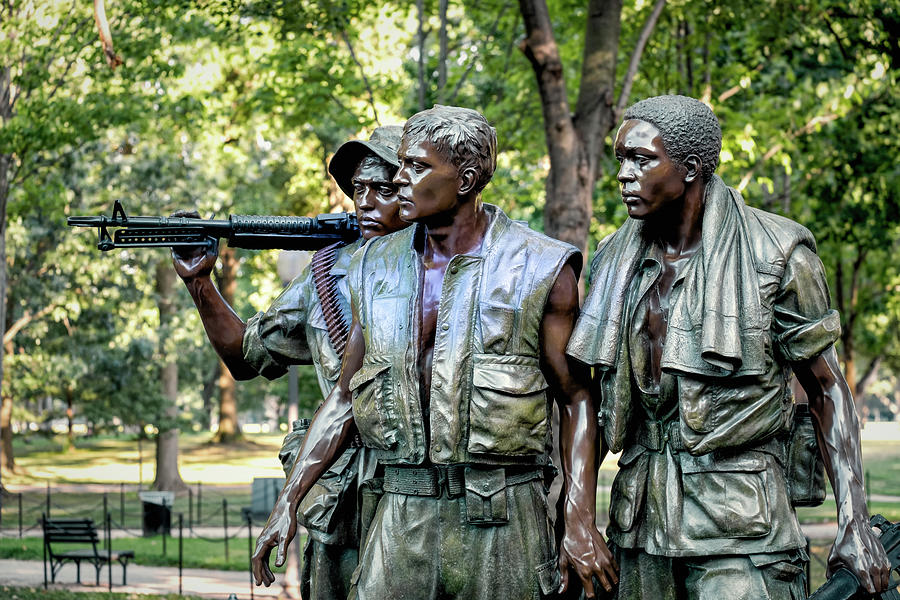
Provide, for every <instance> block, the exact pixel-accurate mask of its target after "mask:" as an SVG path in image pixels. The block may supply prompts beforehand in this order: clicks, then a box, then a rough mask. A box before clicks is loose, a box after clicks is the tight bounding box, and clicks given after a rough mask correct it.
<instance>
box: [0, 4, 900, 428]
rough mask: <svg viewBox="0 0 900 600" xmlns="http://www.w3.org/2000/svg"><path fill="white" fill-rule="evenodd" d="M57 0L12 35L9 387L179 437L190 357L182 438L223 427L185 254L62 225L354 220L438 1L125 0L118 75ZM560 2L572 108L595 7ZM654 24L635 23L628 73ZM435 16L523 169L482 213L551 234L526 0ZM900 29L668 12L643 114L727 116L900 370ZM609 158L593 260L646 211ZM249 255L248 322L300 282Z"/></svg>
mask: <svg viewBox="0 0 900 600" xmlns="http://www.w3.org/2000/svg"><path fill="white" fill-rule="evenodd" d="M35 4H36V5H37V8H36V9H34V10H33V11H32V12H28V11H19V12H17V13H15V14H13V13H8V14H3V22H4V32H5V33H9V35H4V36H2V39H0V56H2V57H4V58H3V59H0V67H8V68H9V69H10V76H11V80H12V81H13V82H14V86H13V87H12V88H11V89H12V90H13V92H16V91H18V93H19V95H18V96H17V98H18V101H17V104H16V110H15V114H14V115H13V116H12V117H11V118H10V119H8V120H5V121H3V124H2V126H0V154H7V155H9V156H11V157H13V171H12V174H11V175H12V182H13V186H12V188H11V192H10V198H9V205H8V211H7V223H8V228H7V231H6V235H7V252H8V257H7V268H8V276H9V294H8V302H7V326H8V327H9V326H11V325H15V324H17V323H18V324H20V325H22V327H21V329H18V330H17V332H16V334H15V336H14V337H13V340H12V342H11V343H10V344H9V345H8V347H7V354H6V366H7V371H8V372H7V377H5V380H6V381H5V382H4V383H5V384H6V388H5V389H6V390H7V392H8V393H9V394H10V395H11V397H13V398H14V399H15V400H17V401H21V402H17V403H16V404H15V406H16V407H17V412H16V415H17V418H19V419H23V420H25V419H31V418H35V417H37V416H38V415H37V413H38V410H39V409H38V407H39V406H41V402H42V401H43V400H44V399H46V398H53V399H56V400H57V405H59V404H60V403H64V402H65V400H66V399H67V398H71V400H72V402H73V403H74V406H75V412H76V415H78V416H80V417H81V416H83V417H84V418H86V419H88V420H89V421H90V422H91V423H93V424H95V425H97V426H106V425H110V426H117V424H123V425H125V424H133V425H135V426H137V427H142V426H143V425H144V424H159V421H160V416H159V415H160V414H161V412H162V399H161V393H160V392H159V386H158V385H156V383H155V382H156V381H157V380H158V378H159V368H160V366H161V365H162V364H163V363H164V362H165V360H166V358H168V357H177V358H178V365H179V381H180V388H181V389H180V398H181V399H180V401H179V406H180V407H181V408H182V416H181V418H180V422H181V424H182V425H184V426H186V427H189V428H193V427H195V426H196V425H198V424H202V423H204V422H206V421H207V419H208V412H209V407H208V399H209V390H210V385H209V384H210V382H211V381H213V380H212V377H213V374H214V369H215V368H216V367H215V365H216V358H215V355H214V354H213V353H212V351H211V350H210V349H209V346H208V344H207V342H206V338H205V333H204V332H203V329H202V327H201V325H200V322H199V319H198V318H197V315H196V311H195V310H194V309H193V308H192V305H191V303H190V300H189V298H188V295H187V294H186V293H185V292H184V291H182V290H179V293H178V295H177V298H176V300H175V301H176V303H177V313H176V318H175V320H174V322H173V323H172V325H171V334H170V335H165V336H164V337H166V341H165V343H164V344H163V345H162V346H161V345H160V340H161V332H160V325H159V317H158V313H157V311H156V304H155V300H156V298H155V292H154V287H153V285H154V282H153V274H154V269H155V268H156V265H157V264H159V263H160V262H166V261H167V260H168V259H167V256H166V254H165V252H164V251H150V250H141V251H122V252H117V253H115V254H112V255H106V254H103V255H101V254H100V253H98V252H97V250H96V249H95V248H94V243H95V241H94V239H93V238H92V235H91V234H89V233H88V232H80V233H79V234H77V235H76V234H74V233H73V232H72V231H69V230H68V229H67V228H66V227H64V225H63V224H62V220H63V217H64V216H65V215H74V214H100V213H104V214H108V213H109V211H110V208H111V206H112V202H113V200H115V199H116V198H121V199H123V200H124V202H125V207H126V210H127V211H128V212H129V213H130V214H157V215H164V214H168V213H169V212H171V211H173V210H176V209H182V208H196V209H197V210H199V211H200V212H201V214H203V216H210V217H212V216H214V217H224V216H225V215H226V214H228V213H237V214H241V213H244V214H248V213H257V214H260V213H261V214H266V213H268V214H279V213H280V214H315V213H318V212H323V211H327V210H332V209H337V208H347V207H348V206H349V202H348V201H347V199H346V198H344V197H343V196H342V194H341V193H340V192H339V191H338V190H337V189H336V186H334V184H333V183H332V182H331V180H330V179H329V177H328V175H327V172H326V168H325V167H326V165H327V161H328V159H329V157H330V155H331V153H333V152H334V150H335V149H336V148H337V147H338V146H339V145H340V144H341V143H342V142H343V141H345V140H346V139H348V138H351V137H357V136H360V137H361V136H366V135H368V133H369V132H370V131H371V129H372V128H373V127H374V126H376V125H378V124H388V123H399V122H402V120H403V118H404V117H405V116H406V115H409V114H411V113H413V112H415V111H417V110H418V109H419V108H420V100H419V98H420V93H419V92H420V90H419V77H420V72H419V63H418V58H419V39H418V37H417V36H418V32H417V26H418V17H419V15H418V13H417V7H416V3H414V2H410V1H408V0H406V1H404V2H391V1H380V2H375V3H367V2H361V1H359V0H343V1H341V2H328V1H324V0H316V1H313V2H304V3H299V4H298V3H285V2H276V1H274V0H251V1H249V2H241V3H238V2H234V1H232V0H207V1H204V2H200V3H196V2H189V1H187V0H177V1H175V2H161V1H158V0H153V1H138V0H126V1H123V2H117V3H115V4H114V5H110V6H108V7H107V11H108V15H109V18H110V27H111V30H112V34H113V39H114V42H115V48H116V51H117V52H118V53H119V54H120V55H121V56H122V58H123V59H124V65H123V66H121V67H119V68H118V69H116V70H111V69H109V68H108V67H107V66H106V64H105V62H104V61H103V57H102V52H101V50H100V46H99V43H98V42H97V35H96V31H95V29H94V26H93V22H92V16H91V14H90V7H89V3H88V4H83V3H82V4H78V3H76V4H73V5H71V6H70V5H68V4H59V3H35ZM548 5H549V10H550V14H551V16H552V18H553V25H554V30H555V33H556V37H557V40H558V42H559V44H560V52H561V56H562V65H563V68H564V69H565V73H564V74H565V77H566V81H567V82H568V84H569V86H570V87H569V94H570V101H571V102H572V105H573V106H574V100H575V94H576V91H577V89H578V84H579V78H580V68H581V64H580V61H581V55H582V50H583V49H582V46H583V43H584V34H585V32H584V19H585V16H586V14H585V13H586V10H587V8H586V3H585V2H576V1H574V0H550V1H549V2H548ZM651 5H652V2H649V1H647V0H635V1H628V2H625V3H624V5H623V9H622V31H621V43H620V48H619V52H618V57H617V69H618V78H619V80H621V78H622V76H624V74H625V70H626V68H627V65H628V60H629V59H630V56H631V52H632V49H633V46H634V44H635V42H636V40H637V39H638V36H639V34H640V32H641V28H642V26H643V23H644V20H645V19H646V15H647V14H648V13H649V10H650V8H651ZM23 6H25V4H23ZM70 9H71V10H70ZM424 9H425V14H424V15H423V16H424V35H425V38H424V43H423V45H422V48H423V50H424V52H423V55H422V59H423V71H422V73H421V77H422V80H423V81H424V89H422V90H421V91H422V96H423V97H424V103H423V105H424V106H425V107H429V106H431V105H432V104H433V103H435V102H445V103H453V104H460V105H464V106H471V107H473V108H476V109H478V110H481V111H483V112H484V113H485V114H486V115H487V117H488V119H489V120H490V121H491V123H492V124H493V125H494V126H495V127H496V129H497V132H498V137H499V141H500V147H499V150H500V153H499V158H498V170H497V173H496V175H495V177H494V181H493V183H492V184H491V185H490V186H489V187H488V188H487V190H486V193H485V200H486V201H488V202H493V203H496V204H499V205H500V206H502V207H503V208H504V209H506V210H507V211H508V212H509V213H510V214H511V215H512V216H513V217H515V218H518V219H523V220H526V221H528V222H529V223H530V224H531V225H532V226H533V227H536V228H540V227H541V226H542V222H543V205H544V178H545V176H546V174H547V170H548V168H549V164H548V161H547V156H546V147H545V142H544V132H543V125H542V111H541V105H540V98H539V96H538V93H537V87H536V84H535V80H534V74H533V72H532V70H531V67H530V65H529V64H528V61H527V60H526V59H525V57H524V56H523V55H522V53H521V52H520V51H519V49H518V42H519V40H520V39H521V37H522V35H523V33H524V27H523V25H522V19H521V15H520V14H519V12H518V6H517V4H516V3H515V2H511V1H509V0H488V1H486V2H479V3H461V2H450V4H449V10H448V15H447V17H448V19H447V30H446V34H447V40H448V46H447V52H446V53H445V54H443V55H442V54H441V48H440V44H439V36H440V28H441V23H440V20H439V18H438V14H437V11H438V3H437V2H436V1H435V0H427V1H425V2H424ZM898 23H900V17H898V9H897V6H896V3H880V2H875V1H874V0H851V1H849V2H836V1H832V0H814V1H812V2H806V3H804V4H802V5H797V4H796V3H790V2H785V1H782V0H766V1H765V2H763V3H759V2H750V1H748V0H739V1H737V2H728V3H721V2H709V1H701V0H685V1H680V2H669V3H668V5H667V6H666V8H665V10H664V11H663V14H662V17H661V19H660V22H659V23H658V25H657V27H656V30H655V31H654V32H653V35H652V36H651V37H650V39H649V42H648V45H647V48H646V51H645V53H644V56H643V58H642V61H641V63H640V68H639V70H638V73H637V76H636V79H635V82H634V88H633V90H632V94H631V98H630V99H629V100H630V101H634V100H636V99H638V98H641V97H645V96H648V95H653V94H660V93H685V94H690V95H694V96H697V97H702V98H705V99H708V101H709V102H710V104H711V105H712V106H713V109H714V110H715V112H716V113H717V115H718V116H719V117H720V120H721V122H722V125H723V132H724V139H723V153H722V160H721V165H720V168H719V173H720V174H722V176H723V178H725V180H726V181H727V182H728V183H730V184H732V185H735V186H739V187H740V188H741V189H742V192H743V193H744V195H745V198H746V199H747V201H748V202H749V203H750V204H753V205H756V206H761V207H763V208H766V209H768V210H774V211H776V212H781V213H783V214H786V215H788V216H791V217H792V218H795V219H797V220H799V221H800V222H802V223H804V224H806V225H807V226H809V227H810V229H811V230H812V231H813V232H814V233H815V234H816V236H817V238H818V240H819V244H820V253H821V255H822V257H823V260H824V262H825V264H826V268H827V269H828V271H829V273H830V275H831V276H832V277H833V278H834V276H835V274H836V273H837V271H838V265H839V264H840V265H843V267H842V269H843V272H844V273H845V277H844V281H843V285H844V287H845V288H846V287H847V286H848V285H849V281H848V279H849V273H850V271H851V270H852V266H853V263H854V261H855V260H857V258H858V257H859V256H863V259H864V260H863V265H862V267H861V269H860V271H859V276H858V277H859V281H860V284H861V285H860V287H859V290H858V294H857V300H856V311H857V314H858V317H856V318H855V320H854V321H853V322H852V324H851V323H845V326H848V325H849V326H850V327H852V328H853V331H854V332H855V334H856V335H857V336H858V338H859V340H860V341H859V342H858V343H857V350H858V352H861V353H863V354H865V355H866V358H867V359H871V358H874V357H875V356H876V355H883V356H884V357H885V358H886V364H887V365H888V366H892V367H893V368H895V369H896V368H898V367H900V348H898V343H897V336H896V334H895V333H893V332H895V331H896V327H897V324H898V323H900V272H898V270H897V266H896V265H895V264H894V263H895V262H896V261H894V260H893V259H892V257H893V256H895V255H896V252H897V247H896V244H897V240H898V238H900V231H898V229H897V224H898V222H900V209H898V204H900V203H898V200H897V167H896V164H895V163H896V161H895V160H893V159H892V157H894V156H896V154H897V142H896V136H895V135H893V132H894V131H895V130H896V127H895V125H897V124H898V119H900V117H898V114H900V111H898V110H897V101H896V99H895V96H896V93H895V92H894V90H895V89H896V71H897V67H898V64H900V46H898V44H900V43H898V41H897V40H898V39H900V36H898V35H897V32H898ZM442 62H443V63H444V64H445V66H446V71H447V78H446V83H445V84H444V85H443V86H441V85H440V84H439V81H438V73H439V71H440V68H441V63H442ZM616 92H617V93H618V90H616ZM606 142H607V144H608V143H609V142H610V140H609V139H607V140H606ZM601 163H602V172H603V173H604V175H603V176H602V177H601V178H600V180H599V181H598V182H597V186H596V192H595V206H594V215H595V221H594V222H593V223H592V224H591V237H592V240H591V242H590V243H589V247H593V246H594V244H595V243H596V241H598V240H599V239H600V238H601V237H603V236H604V235H606V234H608V233H609V232H610V231H612V230H613V229H614V227H616V226H618V225H619V224H620V223H621V222H622V221H623V220H624V218H625V211H624V209H623V206H622V204H621V202H620V199H619V195H618V184H617V182H616V181H615V178H614V176H613V175H614V174H615V172H616V169H617V166H616V163H615V161H614V160H613V158H612V156H611V153H609V152H606V153H604V154H603V155H602V156H601ZM238 257H239V261H240V267H239V274H238V291H237V294H236V299H235V309H236V311H237V313H238V314H239V315H241V316H242V317H244V318H246V317H249V316H250V315H252V314H253V313H254V312H255V311H257V310H263V309H265V308H266V307H267V306H268V304H269V303H270V302H271V300H272V299H274V297H275V296H276V294H277V293H278V291H279V290H280V287H281V286H280V283H279V281H278V278H277V276H276V274H275V271H274V262H275V255H274V253H263V252H260V253H250V252H247V253H239V255H238ZM839 285H840V284H839V283H838V282H837V281H836V280H834V279H833V284H832V289H833V290H837V289H838V287H839ZM845 295H849V292H847V293H846V294H845ZM163 333H165V332H163ZM300 380H301V386H300V389H301V403H302V409H301V412H303V413H304V414H310V413H311V412H312V410H314V408H315V406H316V405H317V404H318V401H319V400H320V398H319V395H318V390H317V385H316V383H315V377H314V374H313V373H312V371H311V370H310V369H301V371H300ZM267 394H275V395H277V396H279V397H281V398H282V399H284V400H286V398H287V396H288V390H287V378H283V379H282V380H279V381H276V382H271V383H270V382H266V381H262V380H254V381H251V382H246V383H242V384H240V388H239V397H240V406H241V409H242V410H243V411H250V412H252V413H255V414H261V412H262V404H263V398H264V397H265V396H266V395H267Z"/></svg>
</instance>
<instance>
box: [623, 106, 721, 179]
mask: <svg viewBox="0 0 900 600" xmlns="http://www.w3.org/2000/svg"><path fill="white" fill-rule="evenodd" d="M624 118H625V120H626V121H627V120H628V119H637V120H639V121H646V122H647V123H650V124H651V125H653V126H654V127H656V128H657V129H659V137H660V139H662V143H663V146H664V147H665V149H666V152H667V153H668V155H669V158H671V159H672V160H673V161H674V162H676V163H677V164H680V165H683V164H684V161H685V160H686V159H687V157H688V156H690V155H691V154H694V155H696V156H699V157H700V162H701V165H702V166H701V176H702V177H703V181H704V182H707V181H709V180H710V179H711V178H712V176H713V173H715V171H716V167H717V166H718V164H719V153H720V152H721V151H722V128H721V127H720V126H719V120H718V119H717V118H716V115H714V114H713V111H712V109H710V108H709V107H708V106H707V105H705V104H703V103H702V102H700V101H699V100H696V99H694V98H688V97H687V96H654V97H652V98H647V99H646V100H641V101H640V102H636V103H635V104H633V105H631V107H629V108H628V109H626V110H625V116H624Z"/></svg>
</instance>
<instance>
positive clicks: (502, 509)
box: [464, 467, 509, 525]
mask: <svg viewBox="0 0 900 600" xmlns="http://www.w3.org/2000/svg"><path fill="white" fill-rule="evenodd" d="M464 477H465V482H466V521H467V522H468V523H469V524H470V525H504V524H506V523H508V522H509V512H508V508H507V505H506V470H505V469H503V468H502V467H501V468H499V469H477V468H475V467H466V469H465V475H464Z"/></svg>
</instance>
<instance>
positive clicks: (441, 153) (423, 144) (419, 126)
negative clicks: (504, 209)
mask: <svg viewBox="0 0 900 600" xmlns="http://www.w3.org/2000/svg"><path fill="white" fill-rule="evenodd" d="M398 156H399V158H400V169H399V170H398V171H397V175H396V176H395V177H394V182H395V183H397V184H398V185H399V186H400V191H399V194H400V214H401V216H402V217H403V218H404V219H405V220H407V221H418V220H423V219H427V218H428V217H430V216H434V215H438V214H441V213H445V212H448V211H451V210H453V209H455V207H456V206H457V205H458V204H460V203H461V202H465V201H467V200H468V199H477V198H478V197H479V196H480V194H481V191H482V190H483V189H484V188H485V186H487V184H488V182H490V180H491V177H493V175H494V169H496V167H497V133H496V131H494V128H493V127H491V126H490V124H489V123H488V122H487V120H486V119H485V118H484V116H482V115H481V113H479V112H477V111H474V110H472V109H468V108H460V107H457V106H441V105H436V106H435V107H434V108H431V109H429V110H424V111H422V112H419V113H416V114H415V115H413V116H412V117H410V119H409V120H408V121H407V122H406V125H405V126H404V127H403V139H402V140H401V142H400V149H399V151H398Z"/></svg>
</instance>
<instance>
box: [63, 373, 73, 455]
mask: <svg viewBox="0 0 900 600" xmlns="http://www.w3.org/2000/svg"><path fill="white" fill-rule="evenodd" d="M65 393H66V450H71V449H72V448H74V447H75V432H74V431H73V429H72V426H73V424H74V419H75V407H74V402H73V400H72V390H71V388H69V387H68V386H67V387H66V392H65Z"/></svg>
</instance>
